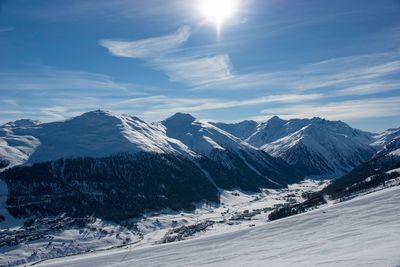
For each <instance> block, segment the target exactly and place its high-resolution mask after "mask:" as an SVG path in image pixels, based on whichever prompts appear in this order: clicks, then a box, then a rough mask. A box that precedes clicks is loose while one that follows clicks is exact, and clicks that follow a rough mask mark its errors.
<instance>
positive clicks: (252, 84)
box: [198, 51, 400, 95]
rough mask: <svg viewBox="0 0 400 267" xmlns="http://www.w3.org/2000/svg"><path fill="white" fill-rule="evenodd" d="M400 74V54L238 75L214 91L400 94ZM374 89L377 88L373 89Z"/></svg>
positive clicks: (370, 56) (343, 58) (337, 60)
mask: <svg viewBox="0 0 400 267" xmlns="http://www.w3.org/2000/svg"><path fill="white" fill-rule="evenodd" d="M399 70H400V53H399V52H398V51H394V52H390V53H377V54H369V55H359V56H351V57H342V58H335V59H331V60H325V61H321V62H316V63H311V64H308V65H305V66H303V67H301V68H298V69H294V70H285V71H278V72H253V73H245V74H236V75H232V77H231V78H230V79H228V80H224V81H221V82H216V83H214V84H213V87H214V88H220V89H228V90H239V89H248V88H257V87H258V88H260V87H262V88H265V89H266V90H268V89H273V90H275V89H276V88H278V89H280V90H287V91H310V90H324V93H325V94H327V95H335V94H339V95H344V94H348V95H351V94H353V93H354V94H355V95H362V94H371V93H380V92H386V91H392V90H400V77H399V75H398V74H399ZM373 85H378V86H377V87H376V88H375V89H374V88H372V86H373ZM209 87H210V86H209ZM209 87H208V88H209ZM198 89H207V88H202V87H199V88H198ZM362 89H365V90H364V91H363V90H362Z"/></svg>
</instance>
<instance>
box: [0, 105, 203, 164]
mask: <svg viewBox="0 0 400 267" xmlns="http://www.w3.org/2000/svg"><path fill="white" fill-rule="evenodd" d="M21 125H22V126H21ZM140 151H145V152H154V153H172V154H180V155H183V156H196V154H195V153H194V152H192V151H191V150H190V149H189V148H188V147H186V146H185V145H184V144H182V143H181V142H180V141H178V140H175V139H172V138H169V137H167V136H166V134H165V129H164V128H163V127H160V126H157V125H152V124H148V123H146V122H144V121H142V120H140V119H138V118H136V117H132V116H128V115H122V114H117V113H112V112H108V111H102V110H98V111H92V112H87V113H84V114H82V115H80V116H78V117H75V118H72V119H70V120H66V121H61V122H53V123H44V124H38V123H35V124H30V125H27V124H26V123H24V124H22V123H16V122H15V123H8V124H5V125H3V126H2V128H1V129H0V157H1V158H3V159H6V160H8V161H10V162H12V165H13V166H14V165H20V164H23V163H27V164H33V163H36V162H44V161H51V160H58V159H62V158H77V157H104V156H110V155H113V154H116V153H123V152H129V153H137V152H140Z"/></svg>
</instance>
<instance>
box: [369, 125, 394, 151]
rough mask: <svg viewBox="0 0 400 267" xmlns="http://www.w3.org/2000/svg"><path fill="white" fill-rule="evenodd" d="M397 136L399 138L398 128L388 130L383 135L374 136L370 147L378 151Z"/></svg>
mask: <svg viewBox="0 0 400 267" xmlns="http://www.w3.org/2000/svg"><path fill="white" fill-rule="evenodd" d="M398 136H400V128H392V129H388V130H386V131H384V132H383V133H380V134H377V135H375V136H374V138H375V140H374V142H373V143H372V144H371V146H373V147H375V148H376V149H377V150H380V149H382V148H384V147H385V146H386V145H387V144H388V143H390V142H391V141H392V140H393V139H395V138H396V137H398Z"/></svg>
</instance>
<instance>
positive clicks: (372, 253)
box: [38, 187, 400, 267]
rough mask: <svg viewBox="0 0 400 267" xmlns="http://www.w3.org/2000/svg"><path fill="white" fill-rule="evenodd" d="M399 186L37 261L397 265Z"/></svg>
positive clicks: (58, 263) (399, 261) (57, 263)
mask: <svg viewBox="0 0 400 267" xmlns="http://www.w3.org/2000/svg"><path fill="white" fill-rule="evenodd" d="M399 202H400V187H394V188H390V189H385V190H382V191H380V192H376V193H372V194H369V195H366V196H362V197H359V198H356V199H353V200H350V201H347V202H344V203H340V204H335V205H333V206H327V207H323V208H321V209H318V210H315V211H312V212H308V213H304V214H301V215H298V216H293V217H289V218H285V219H282V220H278V221H275V222H271V223H267V224H265V225H263V226H259V227H254V228H249V229H247V230H242V231H237V232H233V233H227V234H222V235H217V236H212V237H207V238H202V239H196V240H190V241H182V242H178V243H172V244H165V245H157V246H154V247H149V248H144V249H134V248H129V249H116V250H112V251H105V252H99V253H93V254H87V255H81V256H75V257H68V258H59V259H55V260H50V261H48V262H44V263H41V264H39V265H38V266H71V267H73V266H75V267H78V266H88V265H90V266H110V265H113V266H114V265H117V266H144V265H145V266H307V267H308V266H382V267H383V266H398V265H399V264H400V254H399V247H400V206H399V205H398V203H399Z"/></svg>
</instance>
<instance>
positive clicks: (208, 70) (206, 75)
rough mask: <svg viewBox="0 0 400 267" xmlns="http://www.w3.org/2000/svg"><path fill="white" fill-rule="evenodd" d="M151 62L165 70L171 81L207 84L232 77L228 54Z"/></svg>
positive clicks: (191, 84)
mask: <svg viewBox="0 0 400 267" xmlns="http://www.w3.org/2000/svg"><path fill="white" fill-rule="evenodd" d="M153 64H154V65H155V66H156V67H157V68H159V69H161V70H163V71H165V73H166V74H167V75H168V76H169V77H170V80H171V81H173V82H183V83H186V84H188V85H190V86H193V87H196V86H207V85H208V84H213V83H215V82H222V81H225V80H229V79H230V78H232V73H231V62H230V59H229V56H228V55H217V56H212V57H202V58H181V57H177V58H164V59H156V60H154V61H153Z"/></svg>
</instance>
